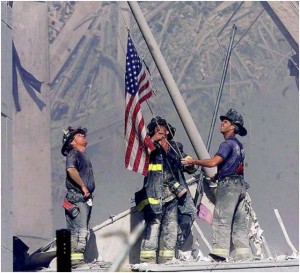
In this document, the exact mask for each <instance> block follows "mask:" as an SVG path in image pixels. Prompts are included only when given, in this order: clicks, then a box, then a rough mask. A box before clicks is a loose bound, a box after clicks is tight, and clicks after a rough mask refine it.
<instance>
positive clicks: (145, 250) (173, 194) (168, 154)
mask: <svg viewBox="0 0 300 273" xmlns="http://www.w3.org/2000/svg"><path fill="white" fill-rule="evenodd" d="M147 129H148V134H149V136H150V138H151V140H152V142H153V143H154V146H155V150H154V151H152V152H151V154H150V163H149V168H148V174H147V176H146V177H145V179H144V186H143V189H142V190H141V191H140V194H141V196H140V197H139V198H137V196H136V201H137V199H139V201H137V207H138V210H139V211H143V212H144V219H145V222H146V229H145V232H144V237H143V240H142V245H141V252H140V261H141V262H142V263H143V262H146V263H160V264H162V263H163V264H168V263H171V262H172V260H173V258H174V257H175V248H176V244H177V245H178V241H177V238H178V239H179V245H180V244H183V243H184V242H185V240H186V238H187V236H188V235H189V234H190V230H191V225H192V221H193V220H194V219H195V216H196V211H197V210H196V208H195V206H194V203H193V200H192V197H191V194H190V192H189V189H188V185H187V183H186V180H185V178H184V174H183V172H188V173H193V172H195V171H196V168H195V166H194V165H188V166H185V167H183V166H182V164H181V158H183V157H186V156H187V155H186V154H185V153H184V151H183V146H182V144H181V143H179V142H175V141H173V140H172V139H173V137H174V134H175V130H176V129H175V128H174V127H173V126H171V125H170V124H169V123H167V122H166V120H165V119H162V118H161V117H159V116H157V117H155V118H153V119H152V120H151V122H150V123H149V124H148V126H147Z"/></svg>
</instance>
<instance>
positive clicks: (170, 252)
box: [159, 250, 175, 258]
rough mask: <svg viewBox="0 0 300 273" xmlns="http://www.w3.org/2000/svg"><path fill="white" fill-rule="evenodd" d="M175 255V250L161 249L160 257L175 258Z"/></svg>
mask: <svg viewBox="0 0 300 273" xmlns="http://www.w3.org/2000/svg"><path fill="white" fill-rule="evenodd" d="M174 256H175V251H174V250H160V251H159V257H164V258H173V257H174Z"/></svg>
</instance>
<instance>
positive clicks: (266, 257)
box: [14, 2, 299, 272]
mask: <svg viewBox="0 0 300 273" xmlns="http://www.w3.org/2000/svg"><path fill="white" fill-rule="evenodd" d="M128 4H129V6H130V7H131V11H132V12H133V13H134V14H135V17H136V20H137V21H139V20H140V23H139V24H140V28H143V27H147V26H143V24H144V23H145V21H144V20H143V14H140V13H136V11H137V10H138V6H137V4H136V3H134V2H129V3H128ZM98 16H99V17H97V16H96V17H95V18H94V19H95V21H94V23H93V24H92V26H91V27H90V28H89V29H88V34H87V35H86V37H87V39H86V40H84V39H83V40H80V39H78V40H80V41H79V42H78V44H80V45H81V46H82V48H79V49H78V48H76V50H77V54H76V55H73V56H72V57H70V59H71V60H68V63H66V64H64V65H65V67H64V68H62V69H61V70H60V71H56V72H52V73H53V74H54V75H55V76H52V79H51V85H52V88H53V90H62V91H61V92H57V93H55V95H54V97H56V98H57V97H58V96H59V95H62V94H63V93H64V92H66V89H65V87H66V86H67V85H68V81H69V79H72V75H71V73H72V72H74V70H75V69H74V68H73V67H76V65H78V66H80V61H81V59H80V54H85V53H86V51H88V45H90V44H91V40H88V38H90V37H91V34H95V35H97V27H96V26H97V25H98V24H99V22H100V19H99V18H100V15H98ZM228 22H229V21H228ZM61 27H62V28H63V26H61ZM147 35H150V36H151V32H150V31H149V30H148V31H147V34H145V36H147ZM153 39H154V38H153ZM153 39H151V37H150V41H148V43H149V45H148V47H149V48H150V49H151V50H152V54H153V55H154V56H153V58H154V59H155V58H157V61H156V63H159V62H161V61H162V60H164V58H163V56H162V54H161V53H160V50H159V48H158V47H155V44H156V42H155V40H153ZM83 45H85V46H86V47H84V46H83ZM74 50H75V49H74ZM97 50H99V49H97ZM151 50H150V51H151ZM296 52H298V51H296ZM55 57H56V58H57V56H55ZM105 61H106V62H111V61H112V60H109V59H105ZM157 65H158V66H159V64H157ZM160 65H161V64H160ZM291 66H292V67H293V68H294V69H295V67H297V63H296V62H295V59H294V61H291ZM159 70H163V72H161V71H160V73H161V74H164V73H165V74H170V72H168V68H167V67H161V68H160V69H159ZM89 76H90V75H89ZM161 76H162V77H163V78H164V77H165V78H164V81H165V84H166V85H167V87H168V88H167V89H168V92H169V94H170V96H171V97H172V100H173V103H174V105H175V108H176V109H177V111H178V115H179V116H180V119H181V121H182V123H183V126H184V127H185V130H186V132H187V134H188V135H189V138H190V141H191V143H192V145H193V147H194V150H195V152H196V154H197V156H198V157H199V158H206V157H209V153H208V151H207V149H206V146H205V145H204V143H203V141H202V139H201V136H200V135H199V133H198V130H197V128H196V126H195V125H194V124H193V121H192V118H191V116H190V114H189V111H188V110H187V107H185V101H184V100H183V98H182V97H181V95H180V93H179V91H178V88H177V86H176V84H175V81H174V80H173V78H172V76H170V75H161ZM60 77H61V78H60ZM92 77H93V75H92ZM62 78H63V79H64V80H61V81H60V82H59V84H57V85H56V83H57V81H58V80H59V79H62ZM179 80H182V79H179ZM58 85H60V87H59V88H58V87H57V86H58ZM220 89H221V88H220ZM174 90H175V91H174ZM62 98H64V96H63V95H62V96H61V97H60V98H59V99H57V100H54V101H55V102H54V105H53V112H52V118H53V119H54V120H55V119H57V120H58V117H59V115H60V117H62V116H63V115H62V114H61V113H66V112H67V113H68V111H69V109H67V108H66V107H65V106H64V105H63V103H62V101H61V99H62ZM58 109H59V110H60V112H59V111H58ZM70 109H71V111H76V106H74V105H72V106H71V107H70ZM216 112H217V111H216ZM212 124H213V122H212ZM209 172H210V171H209V170H207V174H208V175H210V173H209ZM212 172H213V171H212ZM202 179H203V177H201V175H198V176H195V177H192V178H191V179H190V180H189V183H190V190H191V192H192V193H193V196H196V195H202V196H201V197H202V199H201V200H202V204H205V207H206V208H210V209H212V208H213V203H212V202H210V200H209V198H207V196H206V193H205V192H203V191H204V188H199V187H198V185H202ZM247 200H248V203H247V204H248V212H249V228H250V229H249V239H250V240H251V241H252V243H253V245H254V249H253V252H254V254H255V255H256V256H257V260H256V261H251V262H232V261H227V262H224V263H218V264H216V263H212V262H211V261H209V260H207V259H206V257H205V255H204V254H203V249H202V248H203V246H204V245H205V246H206V247H207V249H208V250H209V249H210V245H209V242H208V240H207V239H206V238H205V236H204V234H203V232H202V230H201V228H200V227H199V224H198V223H197V222H195V223H194V227H193V236H196V234H198V237H199V236H200V238H201V239H202V241H203V242H204V245H202V244H201V246H200V244H199V243H198V244H195V242H193V238H192V239H191V240H192V243H191V244H190V245H189V246H187V251H186V252H185V253H181V256H180V257H179V258H180V259H179V260H178V261H177V263H175V264H173V265H168V266H166V265H155V266H154V265H151V266H150V265H141V264H139V246H140V235H141V233H142V231H143V219H142V215H141V214H140V213H139V212H138V211H137V210H136V208H135V207H134V206H133V207H131V208H130V209H128V210H126V211H124V212H122V213H119V214H117V215H115V216H111V217H110V218H109V219H107V220H106V221H105V222H103V223H102V224H100V225H96V226H94V227H93V228H92V229H91V236H90V240H89V242H88V247H87V251H86V253H85V258H86V260H87V262H89V263H90V267H89V266H88V265H87V267H85V268H82V269H81V270H83V271H102V270H103V271H130V270H132V271H160V272H161V271H204V270H223V271H225V270H228V271H243V270H247V271H249V270H253V271H273V270H274V268H278V267H280V268H281V270H283V271H294V270H295V269H298V267H299V262H298V251H297V250H296V249H295V247H294V246H293V245H292V243H291V242H290V240H289V237H288V235H287V232H286V230H285V228H284V225H283V223H282V221H281V219H280V215H279V213H278V211H275V214H276V217H277V219H278V222H279V223H280V227H281V229H282V231H283V233H284V236H285V238H286V240H287V242H288V245H289V246H290V248H291V250H292V253H291V255H277V256H276V257H273V255H272V254H271V251H270V249H268V244H267V243H266V240H265V238H264V236H263V230H262V229H261V227H260V223H259V221H258V219H257V216H256V213H255V212H254V210H253V207H252V204H251V198H250V196H249V195H248V196H247ZM200 217H201V216H200ZM197 242H199V241H197ZM14 243H15V244H16V247H15V248H14V254H15V255H16V257H15V261H16V263H15V268H14V271H25V270H43V271H47V270H49V271H55V270H56V269H57V267H56V266H57V265H56V239H53V240H51V241H50V242H48V243H47V244H46V245H44V246H43V247H41V248H39V249H38V250H37V251H35V252H33V253H32V254H31V255H29V254H28V253H27V251H28V246H26V244H24V243H22V242H20V239H18V238H17V237H15V238H14ZM20 245H21V246H22V247H20ZM15 249H22V251H21V253H17V251H15ZM21 256H23V257H21ZM104 261H111V262H112V263H111V264H109V263H108V264H106V263H105V262H104Z"/></svg>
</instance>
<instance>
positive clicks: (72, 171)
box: [67, 168, 90, 197]
mask: <svg viewBox="0 0 300 273" xmlns="http://www.w3.org/2000/svg"><path fill="white" fill-rule="evenodd" d="M67 172H68V174H69V175H70V177H71V178H72V179H73V181H75V183H76V184H78V186H79V187H80V188H81V190H82V193H83V197H88V196H89V195H90V192H89V190H88V188H87V187H86V185H85V184H84V183H83V181H82V179H81V177H80V175H79V172H78V171H77V170H76V168H68V169H67Z"/></svg>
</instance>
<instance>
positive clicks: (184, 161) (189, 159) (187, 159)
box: [181, 156, 194, 166]
mask: <svg viewBox="0 0 300 273" xmlns="http://www.w3.org/2000/svg"><path fill="white" fill-rule="evenodd" d="M193 160H194V159H193V158H192V157H191V156H186V157H185V158H182V159H181V163H182V164H183V165H187V166H188V165H193Z"/></svg>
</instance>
